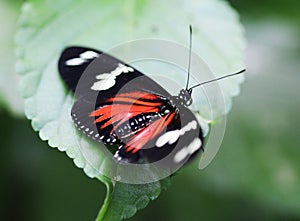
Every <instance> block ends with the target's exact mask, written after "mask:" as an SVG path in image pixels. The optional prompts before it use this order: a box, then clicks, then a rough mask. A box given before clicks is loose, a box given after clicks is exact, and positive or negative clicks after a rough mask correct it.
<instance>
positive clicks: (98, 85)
mask: <svg viewBox="0 0 300 221" xmlns="http://www.w3.org/2000/svg"><path fill="white" fill-rule="evenodd" d="M115 83H116V80H115V79H108V80H104V81H97V82H95V83H94V84H93V86H92V87H91V89H92V90H94V91H103V90H107V89H109V88H111V87H112V86H114V85H115Z"/></svg>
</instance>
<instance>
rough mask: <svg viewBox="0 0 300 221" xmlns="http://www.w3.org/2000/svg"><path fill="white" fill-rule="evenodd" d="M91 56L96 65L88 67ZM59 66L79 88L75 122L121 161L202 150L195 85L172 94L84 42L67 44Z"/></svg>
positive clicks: (183, 156) (178, 158) (180, 157)
mask: <svg viewBox="0 0 300 221" xmlns="http://www.w3.org/2000/svg"><path fill="white" fill-rule="evenodd" d="M92 62H96V65H93V66H94V67H96V68H92V70H88V71H87V69H88V67H89V65H91V63H92ZM58 69H59V73H60V75H61V78H62V79H63V81H64V82H65V84H66V85H67V87H68V88H69V89H70V90H71V91H72V92H73V93H74V94H75V102H74V105H73V107H72V110H71V116H72V119H73V121H74V123H75V125H76V127H77V128H78V129H79V130H80V131H81V132H82V133H84V134H85V135H87V136H88V137H90V138H91V139H93V140H95V141H97V142H100V143H103V144H105V146H106V147H107V148H108V149H109V150H110V151H111V152H112V153H113V157H114V159H116V160H117V161H126V162H130V163H151V162H156V161H159V160H161V159H163V158H165V157H166V156H168V157H169V159H171V160H169V162H168V163H170V164H174V165H177V164H183V163H184V162H186V161H187V160H188V159H190V158H191V157H192V156H194V155H195V154H196V153H197V152H199V150H201V149H202V150H203V142H204V140H203V133H202V130H201V127H200V124H199V123H198V120H197V118H196V116H195V115H194V113H193V112H192V111H191V110H190V109H189V108H188V106H190V105H191V104H192V97H191V92H192V90H187V89H182V90H180V92H179V94H178V95H175V96H174V95H171V94H170V93H169V92H168V91H166V90H165V89H164V88H163V87H161V86H160V85H159V84H158V83H156V82H155V81H154V80H152V79H151V78H150V77H148V76H146V75H144V74H143V73H141V72H140V71H139V70H137V69H135V68H134V67H132V66H130V65H128V64H126V63H124V62H122V61H121V60H119V59H117V58H115V57H113V56H110V55H108V54H106V53H103V52H100V51H98V50H94V49H91V48H85V47H68V48H66V49H65V50H64V51H63V52H62V54H61V57H60V59H59V62H58ZM84 73H85V74H84ZM170 156H171V157H170Z"/></svg>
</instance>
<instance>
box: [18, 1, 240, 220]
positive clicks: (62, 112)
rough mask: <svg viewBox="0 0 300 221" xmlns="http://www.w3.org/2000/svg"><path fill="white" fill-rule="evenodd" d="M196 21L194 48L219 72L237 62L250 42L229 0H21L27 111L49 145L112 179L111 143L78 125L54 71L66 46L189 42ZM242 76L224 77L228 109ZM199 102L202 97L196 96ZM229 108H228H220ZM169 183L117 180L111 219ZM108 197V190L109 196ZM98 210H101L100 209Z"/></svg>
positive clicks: (22, 69)
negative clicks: (93, 138)
mask: <svg viewBox="0 0 300 221" xmlns="http://www.w3.org/2000/svg"><path fill="white" fill-rule="evenodd" d="M189 24H193V27H194V33H195V34H194V47H193V50H194V51H195V52H196V53H197V54H198V55H200V56H201V57H202V58H204V60H205V61H206V62H207V63H208V64H209V65H210V67H211V68H212V70H213V71H214V72H216V73H218V75H224V74H227V73H232V72H234V71H237V70H240V69H241V68H243V67H244V65H243V55H242V54H243V49H244V47H245V43H244V38H243V36H242V34H243V31H242V28H241V26H240V25H239V23H238V21H237V15H236V13H235V12H233V11H232V10H231V9H230V7H229V6H228V4H227V3H225V2H222V1H217V0H212V1H208V0H203V1H199V2H191V1H179V0H173V1H168V2H167V1H158V0H154V1H147V0H144V1H134V0H126V1H120V0H119V1H117V0H116V1H90V0H81V1H79V0H75V1H74V0H63V1H62V0H60V1H58V0H53V1H47V0H39V1H35V0H31V1H28V2H27V3H24V5H23V7H22V14H21V17H20V20H19V30H18V33H17V35H16V38H15V39H16V45H17V47H16V54H17V57H18V63H17V71H18V73H19V74H20V76H21V84H20V91H21V94H22V96H23V98H24V102H25V114H26V116H27V118H28V119H30V120H31V121H32V127H33V129H34V130H36V131H39V135H40V137H41V139H42V140H47V141H48V143H49V145H50V146H51V147H55V148H58V149H59V150H60V151H65V152H66V153H67V155H68V156H69V157H70V158H72V159H73V160H74V163H75V165H76V166H77V167H79V168H82V169H83V170H84V172H85V173H86V174H87V175H88V176H89V177H93V178H94V177H97V178H98V179H100V180H102V181H104V183H106V184H107V185H108V182H114V181H110V180H107V177H114V169H115V168H114V164H113V162H112V160H111V159H110V158H108V157H107V154H105V153H106V152H107V150H106V148H101V145H99V144H95V143H93V142H91V141H90V140H88V139H87V138H86V137H85V136H83V135H81V134H80V133H78V132H77V130H76V128H75V127H74V124H73V122H72V120H71V117H70V110H71V107H72V104H73V95H72V94H71V93H69V92H67V91H66V90H65V86H64V84H63V82H62V80H61V79H60V77H59V74H58V72H57V61H58V58H59V56H60V53H61V51H62V50H63V48H64V47H66V46H69V45H84V46H87V47H88V46H90V47H93V48H96V49H100V50H102V51H106V50H108V49H110V48H112V47H113V46H115V45H117V44H120V43H122V42H125V41H130V40H133V39H139V38H149V37H151V38H160V39H168V40H171V41H176V42H179V43H181V44H183V45H187V39H188V38H187V36H188V35H187V29H188V25H189ZM242 80H243V77H235V78H230V79H226V80H224V81H223V82H220V86H221V87H222V90H223V92H224V97H225V102H226V110H225V112H227V111H228V110H229V109H230V106H231V97H232V96H234V95H237V94H238V92H239V83H240V82H241V81H242ZM197 105H200V103H197ZM217 111H218V113H219V114H220V115H221V114H224V112H223V111H219V110H217ZM162 186H164V184H159V182H156V183H152V184H144V185H140V186H136V185H130V184H122V183H118V182H117V183H116V187H115V190H114V192H113V196H112V198H111V200H107V201H110V204H105V205H109V207H108V208H105V211H107V216H108V217H110V218H112V219H116V220H117V219H120V218H127V217H130V216H132V215H133V214H134V213H135V212H136V211H137V210H138V209H141V208H142V207H144V206H146V205H147V203H148V201H149V199H154V198H156V197H157V196H158V194H159V192H160V189H161V187H162ZM108 197H110V196H108ZM100 213H101V212H100Z"/></svg>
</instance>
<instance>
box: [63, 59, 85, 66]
mask: <svg viewBox="0 0 300 221" xmlns="http://www.w3.org/2000/svg"><path fill="white" fill-rule="evenodd" d="M84 62H85V60H83V59H81V58H73V59H70V60H67V61H66V65H68V66H76V65H81V64H83V63H84Z"/></svg>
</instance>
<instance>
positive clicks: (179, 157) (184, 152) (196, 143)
mask: <svg viewBox="0 0 300 221" xmlns="http://www.w3.org/2000/svg"><path fill="white" fill-rule="evenodd" d="M201 145H202V141H201V140H200V138H198V137H196V138H195V139H194V140H193V141H192V142H191V143H190V144H189V145H188V146H186V147H184V148H182V149H181V150H179V151H178V152H177V153H176V155H175V157H174V162H175V163H180V162H181V161H183V160H184V159H185V158H186V157H188V156H190V155H192V154H193V153H194V152H195V151H197V150H198V149H199V148H200V147H201Z"/></svg>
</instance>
